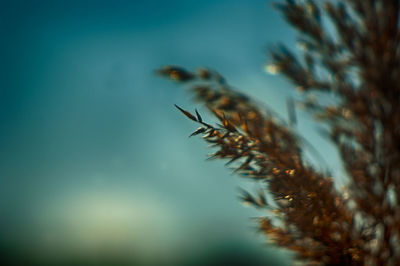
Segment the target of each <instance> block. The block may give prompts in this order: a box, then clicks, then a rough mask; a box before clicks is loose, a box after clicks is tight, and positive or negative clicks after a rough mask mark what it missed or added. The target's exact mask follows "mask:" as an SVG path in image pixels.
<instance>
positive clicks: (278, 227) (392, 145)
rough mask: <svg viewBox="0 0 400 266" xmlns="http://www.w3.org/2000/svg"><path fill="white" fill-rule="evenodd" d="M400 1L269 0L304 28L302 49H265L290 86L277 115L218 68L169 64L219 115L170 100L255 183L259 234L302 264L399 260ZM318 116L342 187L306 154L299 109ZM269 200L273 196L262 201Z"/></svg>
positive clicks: (171, 73)
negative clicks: (208, 118) (283, 115)
mask: <svg viewBox="0 0 400 266" xmlns="http://www.w3.org/2000/svg"><path fill="white" fill-rule="evenodd" d="M399 2H400V0H382V1H367V0H336V1H320V2H317V1H313V0H298V1H295V0H286V1H283V2H280V3H277V4H275V5H274V7H275V8H276V9H277V10H279V11H280V12H281V13H282V15H283V17H284V18H285V19H286V20H287V21H288V22H289V24H290V25H291V26H292V27H293V28H295V29H296V30H297V31H298V32H299V34H300V36H299V39H298V42H299V46H300V48H301V49H302V50H301V53H300V55H297V54H296V53H294V52H292V51H291V50H290V49H289V48H287V47H285V46H284V45H279V46H277V47H276V48H273V49H271V50H270V58H271V61H270V62H269V63H268V65H267V67H266V70H267V71H269V72H270V73H272V74H277V73H280V74H282V75H283V76H285V77H286V78H288V80H289V81H290V82H291V83H292V84H294V86H293V87H294V88H295V89H296V90H297V91H299V92H300V93H301V97H302V100H300V101H299V100H296V101H294V100H292V99H289V100H288V101H287V109H288V118H289V119H288V121H289V123H284V122H282V121H280V120H279V119H277V117H276V116H275V115H273V114H271V112H269V111H267V110H264V109H262V108H260V107H259V106H258V105H257V104H256V103H255V101H252V100H251V99H250V98H249V97H247V96H245V95H244V94H242V93H240V92H237V91H235V90H234V89H232V87H231V86H230V85H228V83H227V82H226V81H225V79H224V78H223V77H222V76H221V75H220V74H219V73H217V72H215V71H211V70H208V69H204V68H200V69H198V70H197V71H193V72H192V71H189V70H186V69H184V68H181V67H176V66H166V67H164V68H161V69H160V70H158V73H159V74H160V75H162V76H164V77H168V78H169V79H172V80H175V81H178V82H181V83H185V84H188V85H189V91H190V92H191V93H192V94H193V95H194V96H195V99H196V100H197V101H199V102H201V103H203V104H204V105H205V107H206V108H207V109H208V110H209V111H210V112H211V113H212V114H214V116H215V117H216V119H218V123H217V124H216V125H215V126H213V125H212V124H208V123H206V122H204V121H203V118H202V117H201V116H200V114H199V112H198V111H197V110H195V114H192V113H190V112H188V111H185V110H184V109H182V108H180V107H179V106H177V105H175V106H176V108H178V109H179V111H180V112H182V113H183V114H184V115H185V116H186V117H187V118H189V119H190V120H192V121H194V122H196V123H199V124H200V128H198V129H197V130H195V131H194V132H193V133H192V134H191V135H190V136H194V135H202V137H203V139H204V140H205V141H206V142H208V143H209V144H210V145H211V147H213V148H214V149H216V151H215V152H214V153H213V154H211V155H210V156H209V158H213V159H216V158H217V159H225V160H226V161H227V162H226V165H229V166H230V167H233V170H234V172H235V173H238V174H240V175H242V176H243V177H246V178H250V179H254V180H258V181H260V184H261V185H262V187H263V189H262V190H260V191H258V192H257V193H256V194H254V195H253V194H252V193H250V192H247V191H244V190H243V191H241V192H240V200H241V201H242V202H243V203H244V204H246V205H251V206H253V207H256V208H259V209H262V210H263V211H265V212H266V215H265V217H261V218H259V219H257V221H258V223H259V229H260V232H262V233H264V234H265V235H266V236H267V238H268V240H269V241H270V242H272V243H274V244H275V245H277V246H281V247H283V248H286V249H288V250H291V251H293V252H294V253H295V255H296V260H297V261H298V262H301V263H304V264H307V265H400V205H399V196H400V126H399V125H400V44H399V42H400V30H399V25H400V22H399V8H400V4H399ZM296 106H300V107H302V108H304V110H306V111H307V112H309V113H310V114H312V115H313V117H314V118H315V119H316V120H317V121H319V123H322V124H324V126H325V127H324V129H321V132H322V133H323V134H324V135H325V136H327V137H328V138H329V140H330V141H331V142H332V143H333V144H334V145H335V146H336V147H337V150H338V152H339V155H340V158H341V160H342V163H343V166H344V169H345V170H346V172H347V173H346V174H347V175H346V176H345V177H344V178H347V179H348V181H347V184H346V185H345V186H344V187H343V188H342V189H340V190H338V189H337V188H335V185H334V184H335V180H336V178H334V177H332V176H331V175H330V174H329V172H328V171H324V173H321V172H320V171H318V170H316V169H314V168H313V167H312V164H311V163H309V162H308V161H307V160H306V159H305V155H304V150H303V144H304V143H305V142H304V141H303V140H302V138H301V137H300V136H298V135H297V133H295V131H294V129H293V126H295V125H296V123H297V117H296V111H295V107H296ZM267 199H268V201H267Z"/></svg>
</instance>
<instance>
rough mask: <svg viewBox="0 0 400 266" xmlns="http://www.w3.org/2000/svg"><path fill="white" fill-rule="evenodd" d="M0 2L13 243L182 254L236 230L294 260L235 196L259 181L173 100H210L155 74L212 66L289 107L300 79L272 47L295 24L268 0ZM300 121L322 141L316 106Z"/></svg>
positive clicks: (5, 174) (0, 122)
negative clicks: (269, 242) (290, 77)
mask: <svg viewBox="0 0 400 266" xmlns="http://www.w3.org/2000/svg"><path fill="white" fill-rule="evenodd" d="M2 6H3V7H2V8H1V10H2V11H0V12H3V14H1V16H0V17H1V30H2V32H3V33H2V35H3V37H4V40H5V42H3V43H2V44H1V45H2V49H1V50H2V53H3V55H2V56H3V58H4V61H5V62H6V64H3V69H2V71H1V72H2V76H1V79H2V80H1V82H2V85H1V91H0V173H1V177H0V192H1V193H0V195H1V197H2V200H1V201H0V202H1V203H0V208H1V212H2V217H5V218H3V219H2V221H1V223H2V224H3V226H2V230H3V231H4V234H1V235H3V238H4V239H2V241H3V242H4V243H13V244H12V245H16V246H24V248H26V249H28V250H30V251H32V252H36V253H38V254H48V253H50V254H58V255H56V256H60V257H62V256H68V255H69V254H73V255H76V254H77V253H79V252H83V255H82V254H80V253H79V254H80V255H82V256H89V257H90V256H97V255H98V254H102V253H104V252H111V253H112V252H117V253H118V254H119V253H121V254H122V255H124V254H125V255H126V254H131V253H135V254H140V255H137V256H139V257H140V260H141V261H142V262H143V263H148V264H151V263H154V255H153V254H154V253H155V252H156V253H157V254H159V257H160V258H163V259H165V260H166V261H168V260H170V261H173V260H174V259H175V260H178V259H182V258H183V257H185V256H205V254H208V253H207V252H209V249H210V247H225V246H226V245H227V243H229V244H232V243H233V244H232V245H236V246H238V247H239V250H243V249H244V250H247V248H248V249H250V250H252V251H251V252H255V254H257V256H259V257H260V258H261V259H262V260H264V261H269V262H270V263H272V264H273V263H276V264H275V265H286V264H287V263H288V259H287V258H284V257H282V256H281V255H279V254H278V255H277V253H276V250H275V249H271V248H268V247H267V248H266V247H265V246H264V245H263V243H264V242H265V241H264V239H263V238H262V237H259V236H257V235H256V233H255V230H254V228H252V226H254V224H253V223H252V221H251V219H250V217H254V216H257V215H262V214H260V213H258V212H256V211H254V210H251V209H248V208H245V207H243V206H242V205H240V204H239V201H238V200H237V196H238V187H239V186H241V185H244V186H248V187H250V188H254V187H256V185H255V184H253V183H250V184H248V183H247V184H244V182H243V180H241V179H240V178H239V177H236V176H233V175H231V173H230V171H229V170H228V169H226V168H224V166H223V163H222V162H217V161H215V162H214V161H213V162H208V161H207V162H206V161H205V158H206V154H207V153H210V150H208V149H207V148H206V145H205V144H204V143H202V142H201V140H200V139H196V138H192V139H188V138H187V136H188V134H190V132H192V131H193V129H194V128H195V126H196V125H194V124H192V123H190V121H188V120H187V119H185V118H184V117H183V116H182V115H180V114H179V113H178V112H177V111H176V110H175V109H174V107H173V104H179V105H181V106H183V107H184V108H186V109H194V108H195V107H197V108H199V110H200V111H202V112H203V113H204V109H202V107H201V106H198V105H195V104H193V103H192V102H191V100H190V98H191V97H190V95H188V94H187V92H185V90H184V89H183V88H182V87H180V86H177V85H176V84H173V83H171V82H169V81H166V80H163V79H161V78H160V77H157V76H155V75H154V70H155V69H157V68H159V67H161V66H164V65H166V64H175V65H182V66H185V67H188V68H190V69H194V68H195V67H197V66H205V67H211V68H212V69H216V70H218V71H219V72H220V73H222V74H223V75H224V76H225V77H226V78H227V80H228V81H229V83H230V84H232V85H233V86H234V87H237V88H239V89H241V90H242V91H243V92H246V93H248V94H249V95H251V96H253V97H256V98H257V100H259V101H262V102H265V103H266V104H267V105H268V106H269V107H270V108H272V109H273V110H275V111H277V112H278V113H279V114H281V115H282V116H285V115H286V104H285V100H286V98H287V97H288V96H290V95H292V94H293V92H292V90H291V85H290V84H289V83H287V82H286V81H285V80H284V79H283V78H281V77H279V76H271V75H268V74H266V73H265V72H264V68H263V66H264V64H265V63H267V61H268V56H267V54H266V47H268V46H271V45H273V44H276V43H277V42H283V43H285V44H287V45H288V46H291V47H294V44H295V43H294V41H295V35H294V32H293V31H292V30H291V29H290V28H289V26H288V25H287V24H286V23H285V22H284V21H283V19H282V18H281V17H280V15H279V14H278V12H277V11H275V10H273V9H272V8H271V1H265V0H264V1H261V0H257V1H243V0H241V1H239V0H230V1H228V0H219V1H211V0H207V1H183V0H174V1H8V2H3V3H2ZM299 129H300V131H301V132H302V133H303V134H305V135H307V137H309V138H311V139H312V141H313V142H314V143H316V144H317V145H319V144H320V143H322V142H321V139H319V138H318V136H317V134H316V133H315V132H314V130H313V129H314V128H313V127H312V124H311V122H310V121H309V120H307V119H306V118H302V117H300V124H299ZM324 145H325V144H324ZM323 147H324V148H323V153H324V155H326V157H327V158H326V160H327V161H332V160H333V161H334V160H335V159H334V158H335V153H334V152H333V151H332V149H331V147H330V146H329V145H326V146H323ZM325 147H326V148H325ZM336 164H338V163H336ZM334 168H335V165H334ZM10 245H11V244H10ZM114 249H115V250H114ZM182 253H184V254H186V255H182ZM96 254H97V255H96ZM171 254H172V255H171ZM198 254H202V255H198ZM122 255H121V256H122ZM135 256H136V255H135ZM279 261H280V262H279Z"/></svg>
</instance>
